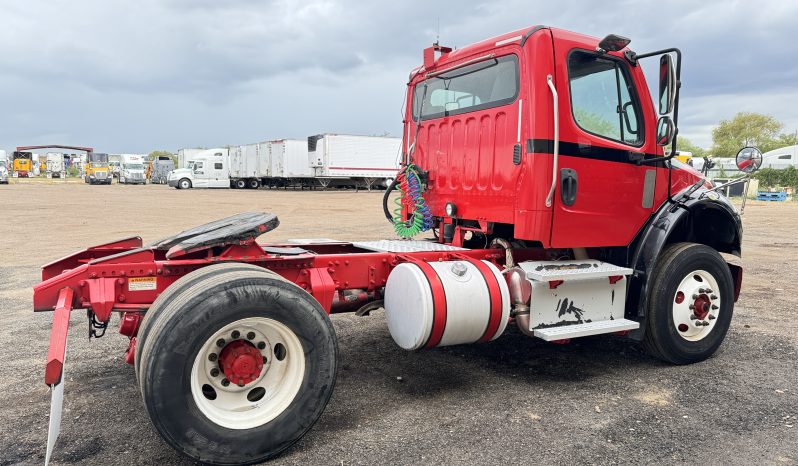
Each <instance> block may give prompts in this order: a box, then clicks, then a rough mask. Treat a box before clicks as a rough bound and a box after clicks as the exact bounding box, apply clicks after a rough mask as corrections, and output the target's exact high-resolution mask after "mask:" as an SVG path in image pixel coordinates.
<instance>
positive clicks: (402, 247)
mask: <svg viewBox="0 0 798 466" xmlns="http://www.w3.org/2000/svg"><path fill="white" fill-rule="evenodd" d="M352 246H355V247H357V248H361V249H366V250H369V251H375V252H399V253H401V252H438V251H465V249H464V248H458V247H456V246H450V245H448V244H441V243H436V242H434V241H418V240H395V239H383V240H379V241H356V242H353V243H352Z"/></svg>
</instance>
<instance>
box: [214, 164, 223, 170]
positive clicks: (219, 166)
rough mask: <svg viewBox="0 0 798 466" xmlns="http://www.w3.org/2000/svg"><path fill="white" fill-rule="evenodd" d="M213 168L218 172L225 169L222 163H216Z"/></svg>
mask: <svg viewBox="0 0 798 466" xmlns="http://www.w3.org/2000/svg"><path fill="white" fill-rule="evenodd" d="M213 168H215V169H216V170H221V169H222V168H224V167H223V166H222V164H221V163H219V162H216V163H214V164H213Z"/></svg>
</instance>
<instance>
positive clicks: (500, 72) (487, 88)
mask: <svg viewBox="0 0 798 466" xmlns="http://www.w3.org/2000/svg"><path fill="white" fill-rule="evenodd" d="M425 87H426V91H425ZM518 87H519V85H518V58H517V57H516V56H515V55H505V56H503V57H499V58H491V59H489V60H484V61H481V62H478V63H474V64H472V65H468V66H464V67H462V68H458V69H455V70H452V71H449V72H446V73H442V74H440V75H438V76H434V77H431V78H429V79H427V80H425V81H422V82H420V83H418V84H416V85H415V87H414V89H413V119H418V111H419V108H422V107H423V108H422V115H421V118H422V119H424V120H426V119H429V118H439V117H442V116H448V115H457V114H459V113H466V112H473V111H476V110H482V109H486V108H491V107H498V106H500V105H506V104H509V103H511V102H513V101H514V100H515V98H516V97H517V96H518ZM422 98H423V99H424V104H423V106H422V104H421V100H422Z"/></svg>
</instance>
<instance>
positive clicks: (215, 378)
mask: <svg viewBox="0 0 798 466" xmlns="http://www.w3.org/2000/svg"><path fill="white" fill-rule="evenodd" d="M337 353H338V347H337V343H336V340H335V332H334V330H333V327H332V324H331V322H330V320H329V318H328V317H327V315H326V313H325V312H324V310H323V309H322V308H321V306H320V305H319V304H318V302H317V301H316V300H315V299H313V298H312V297H311V296H310V295H309V294H308V293H307V292H305V291H304V290H302V289H300V288H299V287H297V286H296V285H294V284H293V283H290V282H287V281H285V280H283V279H282V278H280V277H274V276H272V275H270V274H269V273H264V272H262V271H253V270H228V271H218V272H217V273H214V274H207V275H206V276H205V277H204V278H202V279H199V280H197V281H196V282H195V283H193V284H192V285H190V286H187V287H185V288H184V289H183V290H182V291H180V292H178V293H175V295H173V296H172V298H171V299H170V300H169V301H168V302H167V303H166V304H165V305H164V306H163V309H162V310H161V311H160V312H159V313H158V314H157V315H155V316H154V319H153V321H152V322H151V323H150V327H149V330H148V332H147V336H146V339H145V340H144V351H143V352H142V355H141V360H140V364H141V374H140V376H141V379H140V386H141V391H142V398H143V400H144V405H145V407H146V409H147V412H148V413H149V415H150V419H151V420H152V423H153V425H154V426H155V428H156V429H157V430H158V432H159V433H160V434H161V436H162V437H163V438H164V440H165V441H166V442H167V443H169V444H170V445H171V446H172V447H174V448H175V449H176V450H177V451H179V452H180V453H182V454H184V455H186V456H188V457H190V458H192V459H194V460H197V461H202V462H207V463H214V464H242V463H247V464H248V463H254V462H260V461H264V460H266V459H268V458H271V457H274V456H276V455H278V454H280V453H281V452H282V451H284V450H285V449H287V448H288V447H290V446H291V445H292V444H293V443H294V442H296V441H297V440H299V438H301V437H302V436H303V435H304V434H305V433H306V432H307V431H308V430H309V429H310V427H311V426H312V425H313V424H314V423H315V422H316V420H317V419H318V418H319V416H320V415H321V413H322V411H323V410H324V408H325V406H326V405H327V402H328V401H329V399H330V396H331V395H332V391H333V387H334V385H335V374H336V369H337Z"/></svg>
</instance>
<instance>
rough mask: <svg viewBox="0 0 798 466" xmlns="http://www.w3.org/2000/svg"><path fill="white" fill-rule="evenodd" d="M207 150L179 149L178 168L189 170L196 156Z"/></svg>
mask: <svg viewBox="0 0 798 466" xmlns="http://www.w3.org/2000/svg"><path fill="white" fill-rule="evenodd" d="M205 150H206V149H178V150H177V168H188V163H189V162H191V161H192V160H194V156H196V155H197V154H200V153H202V152H204V151H205Z"/></svg>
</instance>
